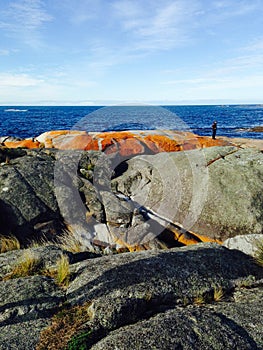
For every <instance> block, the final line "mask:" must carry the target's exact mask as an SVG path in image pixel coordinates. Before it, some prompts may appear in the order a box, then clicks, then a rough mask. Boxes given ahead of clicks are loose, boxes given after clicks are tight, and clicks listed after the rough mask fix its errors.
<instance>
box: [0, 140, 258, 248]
mask: <svg viewBox="0 0 263 350" xmlns="http://www.w3.org/2000/svg"><path fill="white" fill-rule="evenodd" d="M7 155H8V162H2V163H1V166H0V231H1V234H4V235H8V234H10V233H13V234H14V235H15V236H17V237H18V238H19V240H20V241H21V242H22V243H23V244H26V243H28V242H30V241H31V240H32V238H33V237H34V238H36V237H38V238H39V237H42V236H45V237H47V238H48V239H51V240H52V239H55V238H57V235H58V234H60V233H62V232H63V230H64V229H65V228H67V229H69V230H70V231H71V232H72V233H73V235H75V237H76V238H77V239H78V240H79V241H80V242H82V244H83V247H84V248H85V247H86V248H88V249H92V241H94V240H95V241H96V242H97V243H98V244H100V245H102V246H103V247H106V246H112V247H115V248H116V247H118V249H119V248H122V247H123V248H125V249H129V250H139V249H149V248H151V247H161V246H166V247H174V246H182V245H189V244H194V243H198V242H202V241H209V240H210V241H217V240H218V241H224V240H225V239H227V238H229V237H234V236H236V235H244V234H262V227H263V216H262V204H263V203H262V201H263V198H262V187H263V180H262V179H263V154H262V152H260V151H259V150H256V149H250V148H247V149H239V148H236V147H233V146H225V147H210V148H205V149H200V150H191V151H184V152H171V153H166V152H163V153H159V154H156V155H141V156H136V157H133V158H130V157H128V158H127V157H124V158H123V157H121V156H120V155H119V154H118V153H117V154H109V155H106V154H105V153H102V152H99V151H76V150H75V151H72V150H64V151H58V150H48V149H39V150H26V149H24V150H19V149H6V148H5V149H1V150H0V156H1V157H2V160H4V159H5V158H6V156H7Z"/></svg>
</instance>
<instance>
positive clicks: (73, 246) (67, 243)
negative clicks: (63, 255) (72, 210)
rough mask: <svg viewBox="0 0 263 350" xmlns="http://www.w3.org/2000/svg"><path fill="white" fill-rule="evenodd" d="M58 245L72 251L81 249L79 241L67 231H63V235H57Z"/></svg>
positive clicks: (77, 251) (80, 250)
mask: <svg viewBox="0 0 263 350" xmlns="http://www.w3.org/2000/svg"><path fill="white" fill-rule="evenodd" d="M59 241H60V244H59V246H60V247H61V248H62V249H64V250H67V251H68V252H72V253H79V252H82V251H83V246H82V244H81V242H80V241H79V240H78V239H77V238H76V237H75V236H74V234H73V233H71V232H69V231H64V232H63V235H62V236H60V237H59Z"/></svg>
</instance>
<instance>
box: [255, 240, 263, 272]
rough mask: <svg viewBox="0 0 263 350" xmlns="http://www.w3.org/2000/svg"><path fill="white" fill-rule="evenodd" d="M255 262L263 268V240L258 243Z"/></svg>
mask: <svg viewBox="0 0 263 350" xmlns="http://www.w3.org/2000/svg"><path fill="white" fill-rule="evenodd" d="M255 260H256V262H257V264H258V265H260V266H263V240H261V241H258V242H257V250H256V254H255Z"/></svg>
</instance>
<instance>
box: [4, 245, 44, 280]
mask: <svg viewBox="0 0 263 350" xmlns="http://www.w3.org/2000/svg"><path fill="white" fill-rule="evenodd" d="M39 270H40V261H39V259H36V257H35V256H34V255H33V254H32V252H31V251H30V250H26V251H25V252H24V254H23V255H22V257H21V259H20V260H19V262H18V263H17V265H15V267H14V268H13V270H12V271H11V272H10V273H8V274H7V275H6V276H5V277H4V279H5V280H8V279H12V278H19V277H26V276H33V275H37V274H38V273H39Z"/></svg>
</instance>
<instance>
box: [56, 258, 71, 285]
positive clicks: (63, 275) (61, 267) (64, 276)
mask: <svg viewBox="0 0 263 350" xmlns="http://www.w3.org/2000/svg"><path fill="white" fill-rule="evenodd" d="M56 267H57V268H56V276H55V281H56V282H57V284H59V285H61V286H65V287H67V286H68V284H69V280H70V268H69V258H68V257H67V255H64V254H62V255H61V258H60V259H59V260H58V261H57V266H56Z"/></svg>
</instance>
